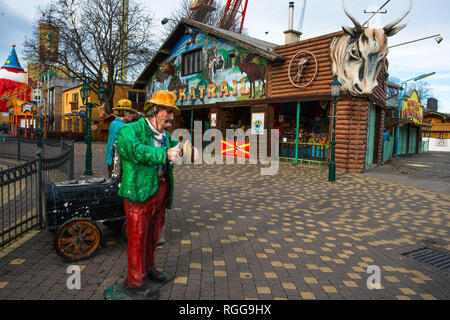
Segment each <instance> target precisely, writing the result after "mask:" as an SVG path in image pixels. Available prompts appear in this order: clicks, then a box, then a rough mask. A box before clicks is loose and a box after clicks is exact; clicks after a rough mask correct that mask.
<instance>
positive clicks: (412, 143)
mask: <svg viewBox="0 0 450 320" xmlns="http://www.w3.org/2000/svg"><path fill="white" fill-rule="evenodd" d="M410 128H411V129H410V131H409V149H408V153H409V154H414V153H416V142H417V128H416V127H410Z"/></svg>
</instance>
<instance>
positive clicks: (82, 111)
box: [59, 84, 145, 141]
mask: <svg viewBox="0 0 450 320" xmlns="http://www.w3.org/2000/svg"><path fill="white" fill-rule="evenodd" d="M81 88H82V85H81V84H80V85H76V86H74V87H71V88H68V89H66V90H63V91H62V95H61V101H62V108H61V112H60V114H59V119H61V120H60V121H61V122H60V124H59V125H60V126H61V128H62V129H61V131H63V132H77V133H84V131H85V125H86V123H85V121H86V107H85V106H84V105H83V101H82V99H81V94H80V92H81ZM121 99H129V100H131V103H132V108H134V109H136V110H138V111H143V108H144V102H145V90H137V89H132V88H131V85H116V87H115V91H114V98H113V104H114V106H116V105H117V103H118V102H119V100H121ZM89 102H92V103H96V104H98V103H99V101H98V97H97V95H96V94H93V93H91V96H90V97H89ZM91 117H92V118H91V126H92V139H93V140H94V141H107V140H108V130H109V124H110V123H111V122H112V121H113V120H114V116H113V115H112V114H105V112H104V110H103V108H102V106H97V107H94V108H93V109H92V114H91Z"/></svg>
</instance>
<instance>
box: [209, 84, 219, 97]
mask: <svg viewBox="0 0 450 320" xmlns="http://www.w3.org/2000/svg"><path fill="white" fill-rule="evenodd" d="M216 89H217V86H216V85H215V84H214V83H210V84H208V99H211V97H213V98H217V94H216Z"/></svg>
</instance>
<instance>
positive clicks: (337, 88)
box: [328, 74, 342, 182]
mask: <svg viewBox="0 0 450 320" xmlns="http://www.w3.org/2000/svg"><path fill="white" fill-rule="evenodd" d="M341 87H342V83H340V82H339V81H338V79H337V75H336V74H335V75H334V80H333V82H331V83H330V89H331V96H332V97H333V100H334V113H333V115H334V116H333V137H332V140H331V161H330V168H329V170H328V181H329V182H334V181H336V162H335V150H336V107H337V98H338V97H339V94H340V93H341Z"/></svg>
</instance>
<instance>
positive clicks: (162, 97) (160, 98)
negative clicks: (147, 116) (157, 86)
mask: <svg viewBox="0 0 450 320" xmlns="http://www.w3.org/2000/svg"><path fill="white" fill-rule="evenodd" d="M175 102H177V95H176V94H175V93H173V92H171V91H165V90H158V91H155V92H154V93H153V96H152V99H151V100H148V101H146V102H145V103H144V111H145V112H147V111H148V109H149V108H150V107H151V106H152V105H157V106H162V107H166V108H168V109H170V110H171V111H173V113H175V114H177V115H179V114H180V109H178V107H177V106H176V105H175Z"/></svg>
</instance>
